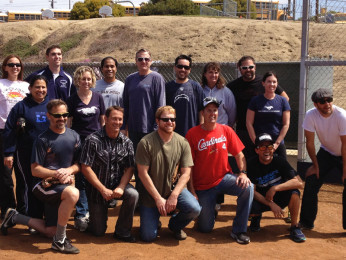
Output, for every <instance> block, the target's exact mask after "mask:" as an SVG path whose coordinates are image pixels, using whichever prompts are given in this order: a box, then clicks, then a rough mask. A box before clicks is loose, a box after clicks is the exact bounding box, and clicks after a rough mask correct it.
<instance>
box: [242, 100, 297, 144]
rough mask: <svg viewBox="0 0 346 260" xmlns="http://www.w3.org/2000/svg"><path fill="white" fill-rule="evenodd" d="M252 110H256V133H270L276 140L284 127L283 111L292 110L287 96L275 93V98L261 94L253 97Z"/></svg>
mask: <svg viewBox="0 0 346 260" xmlns="http://www.w3.org/2000/svg"><path fill="white" fill-rule="evenodd" d="M248 108H249V109H250V110H252V111H255V120H254V124H253V127H254V129H255V133H256V135H258V134H261V133H268V134H270V135H272V137H273V138H274V140H275V139H276V138H277V137H278V136H279V134H280V131H281V128H282V113H283V112H284V111H287V110H291V107H290V105H289V104H288V101H287V99H286V98H284V97H282V96H279V95H275V97H274V99H271V100H269V99H266V98H265V97H264V95H259V96H257V97H254V98H252V99H251V101H250V103H249V107H248Z"/></svg>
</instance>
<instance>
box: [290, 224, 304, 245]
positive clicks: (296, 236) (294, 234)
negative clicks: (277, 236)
mask: <svg viewBox="0 0 346 260" xmlns="http://www.w3.org/2000/svg"><path fill="white" fill-rule="evenodd" d="M290 238H291V239H292V240H293V241H294V242H297V243H301V242H304V241H305V240H306V238H305V235H304V234H303V232H302V230H301V229H300V227H291V228H290Z"/></svg>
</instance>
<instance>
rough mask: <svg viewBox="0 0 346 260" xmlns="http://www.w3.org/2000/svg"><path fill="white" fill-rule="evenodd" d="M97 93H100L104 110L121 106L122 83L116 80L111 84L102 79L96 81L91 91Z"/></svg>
mask: <svg viewBox="0 0 346 260" xmlns="http://www.w3.org/2000/svg"><path fill="white" fill-rule="evenodd" d="M91 90H92V91H95V92H97V93H100V94H101V95H102V97H103V100H104V102H105V107H106V109H107V108H108V107H110V106H120V107H124V106H123V92H124V83H123V82H122V81H120V80H116V81H114V82H112V83H107V82H106V81H104V80H103V79H100V80H98V81H96V86H95V88H94V89H91Z"/></svg>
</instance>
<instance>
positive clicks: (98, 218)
mask: <svg viewBox="0 0 346 260" xmlns="http://www.w3.org/2000/svg"><path fill="white" fill-rule="evenodd" d="M123 111H124V110H123V108H121V107H119V106H111V107H109V108H108V109H107V111H106V117H105V126H104V127H103V128H102V129H101V130H99V131H97V132H95V133H92V134H91V135H89V136H88V137H87V138H86V140H85V143H84V145H83V149H82V153H81V158H80V163H81V167H82V172H83V174H84V176H85V178H86V179H87V180H88V183H87V191H88V192H87V195H88V205H89V213H90V217H89V220H90V222H89V225H88V228H89V230H90V231H91V232H92V233H93V234H94V235H96V236H103V235H104V234H105V232H106V229H107V219H108V216H107V211H108V202H109V201H110V200H112V199H121V200H123V203H122V205H121V209H120V212H119V218H118V221H117V224H116V227H115V231H114V235H113V237H114V238H117V239H120V240H122V241H125V242H131V243H132V242H135V241H136V240H135V238H134V237H133V236H132V235H131V228H132V223H133V214H134V211H135V207H136V204H137V201H138V192H137V191H136V190H135V188H134V187H133V186H132V185H131V184H129V182H130V180H131V178H132V175H133V170H134V164H135V161H134V151H133V146H132V142H131V140H130V139H129V138H128V137H126V136H125V135H124V134H123V133H121V132H120V128H121V126H122V124H123V115H124V114H123V113H124V112H123Z"/></svg>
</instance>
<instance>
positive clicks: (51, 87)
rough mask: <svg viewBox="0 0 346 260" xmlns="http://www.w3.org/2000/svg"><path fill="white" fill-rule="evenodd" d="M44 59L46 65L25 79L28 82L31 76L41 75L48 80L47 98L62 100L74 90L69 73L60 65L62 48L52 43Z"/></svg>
mask: <svg viewBox="0 0 346 260" xmlns="http://www.w3.org/2000/svg"><path fill="white" fill-rule="evenodd" d="M46 59H47V61H48V66H47V67H45V68H44V69H40V70H38V71H35V72H34V73H32V74H31V75H29V76H28V77H27V78H26V79H25V81H27V82H30V80H31V78H32V76H34V75H43V76H45V77H46V79H47V81H48V85H47V89H48V93H47V95H48V98H49V100H52V99H62V100H64V101H66V100H67V98H68V97H69V96H70V95H72V94H73V93H74V92H76V88H75V86H74V85H73V84H72V77H71V75H70V74H68V73H66V72H65V71H64V70H63V68H62V66H61V63H62V50H61V47H60V46H59V45H52V46H50V47H49V48H48V49H47V50H46Z"/></svg>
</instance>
